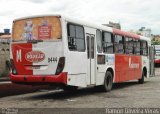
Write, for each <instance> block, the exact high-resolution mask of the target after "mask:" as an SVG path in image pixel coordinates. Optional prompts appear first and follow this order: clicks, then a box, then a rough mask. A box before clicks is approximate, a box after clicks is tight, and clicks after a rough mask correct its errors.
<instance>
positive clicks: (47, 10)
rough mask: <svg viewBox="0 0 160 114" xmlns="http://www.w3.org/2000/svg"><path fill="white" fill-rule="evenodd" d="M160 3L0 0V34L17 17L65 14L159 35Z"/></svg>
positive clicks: (151, 0) (148, 0)
mask: <svg viewBox="0 0 160 114" xmlns="http://www.w3.org/2000/svg"><path fill="white" fill-rule="evenodd" d="M159 10H160V0H0V32H3V29H4V28H10V29H11V28H12V21H13V20H14V19H16V18H20V17H26V16H33V15H43V14H64V15H67V16H69V17H74V18H78V19H81V20H85V21H89V22H93V23H97V24H107V23H109V21H112V22H116V23H120V24H121V27H122V30H125V31H130V30H138V29H140V28H141V27H146V28H149V29H151V30H152V33H153V34H155V35H156V34H160V11H159Z"/></svg>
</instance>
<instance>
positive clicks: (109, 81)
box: [102, 71, 113, 92]
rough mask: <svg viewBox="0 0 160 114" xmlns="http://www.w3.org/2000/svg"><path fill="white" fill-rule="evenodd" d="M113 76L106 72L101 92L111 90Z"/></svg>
mask: <svg viewBox="0 0 160 114" xmlns="http://www.w3.org/2000/svg"><path fill="white" fill-rule="evenodd" d="M112 85H113V76H112V73H111V72H110V71H107V72H106V74H105V78H104V85H103V86H102V88H103V91H105V92H108V91H110V90H111V89H112Z"/></svg>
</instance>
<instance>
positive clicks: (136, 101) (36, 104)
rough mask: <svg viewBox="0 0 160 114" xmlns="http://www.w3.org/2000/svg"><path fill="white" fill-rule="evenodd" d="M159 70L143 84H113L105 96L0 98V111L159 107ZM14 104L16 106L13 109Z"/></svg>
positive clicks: (75, 94)
mask: <svg viewBox="0 0 160 114" xmlns="http://www.w3.org/2000/svg"><path fill="white" fill-rule="evenodd" d="M158 73H159V74H160V68H157V69H156V76H155V77H151V78H148V79H146V80H145V83H144V84H142V85H141V84H138V83H137V81H132V82H126V83H122V84H115V85H114V87H113V90H112V91H111V92H108V93H104V92H100V91H98V90H96V89H95V88H88V89H80V90H78V91H76V92H63V91H62V90H52V91H51V90H50V91H46V90H43V91H38V92H34V93H28V94H22V95H14V96H7V97H2V98H0V102H1V103H0V107H1V108H11V107H12V108H13V107H15V108H105V107H107V108H109V107H154V108H159V107H160V102H159V101H160V89H159V87H160V76H159V74H158ZM15 104H16V105H15Z"/></svg>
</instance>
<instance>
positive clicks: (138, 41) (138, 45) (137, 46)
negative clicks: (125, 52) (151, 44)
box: [135, 40, 141, 55]
mask: <svg viewBox="0 0 160 114" xmlns="http://www.w3.org/2000/svg"><path fill="white" fill-rule="evenodd" d="M136 44H137V45H136V50H135V51H136V55H140V47H141V46H140V40H137V42H136Z"/></svg>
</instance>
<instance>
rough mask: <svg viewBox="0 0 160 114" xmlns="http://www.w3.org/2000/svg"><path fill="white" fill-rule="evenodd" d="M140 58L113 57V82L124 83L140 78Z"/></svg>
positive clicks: (129, 56)
mask: <svg viewBox="0 0 160 114" xmlns="http://www.w3.org/2000/svg"><path fill="white" fill-rule="evenodd" d="M141 61H142V60H141V57H140V56H132V55H121V54H116V55H115V75H116V76H115V82H124V81H129V80H135V79H139V78H140V77H141V66H142V64H141Z"/></svg>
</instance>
